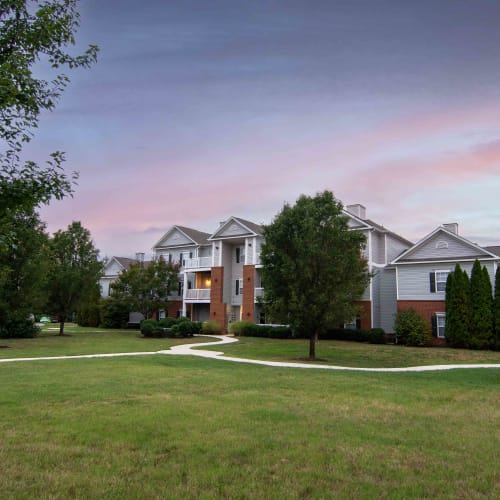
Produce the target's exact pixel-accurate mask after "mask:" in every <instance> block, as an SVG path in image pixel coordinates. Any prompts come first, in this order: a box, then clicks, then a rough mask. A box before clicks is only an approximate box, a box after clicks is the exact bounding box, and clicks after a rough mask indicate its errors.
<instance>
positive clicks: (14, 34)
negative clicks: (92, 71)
mask: <svg viewBox="0 0 500 500" xmlns="http://www.w3.org/2000/svg"><path fill="white" fill-rule="evenodd" d="M76 6H77V2H76V0H45V1H38V2H28V1H27V0H0V139H1V140H3V141H4V144H5V152H4V153H2V154H0V200H1V202H0V218H1V216H2V214H3V212H4V211H5V209H6V208H9V209H10V210H14V209H17V208H23V209H26V208H28V209H30V208H34V207H36V206H37V205H38V204H40V203H46V202H47V201H49V200H50V199H51V198H56V199H60V198H62V197H63V196H64V195H65V194H68V193H70V192H71V185H72V183H73V181H74V177H71V176H70V177H68V176H66V175H65V174H64V172H63V171H62V168H61V165H62V163H63V162H64V154H63V153H61V152H59V151H57V152H55V153H52V155H51V157H50V159H49V160H48V161H47V165H46V167H39V166H38V165H37V164H36V163H34V162H32V161H26V162H25V163H24V164H22V163H21V160H20V153H21V151H22V148H23V144H26V143H27V142H29V141H30V140H31V138H32V137H33V132H32V131H33V129H35V128H36V127H37V126H38V121H39V117H40V114H41V113H42V111H51V110H53V109H54V107H55V104H56V102H57V99H58V98H59V97H60V95H61V93H62V92H63V90H64V89H65V87H66V86H67V84H68V83H69V78H68V77H67V75H65V74H64V73H57V72H56V74H55V76H54V78H52V79H51V80H50V81H49V80H45V79H43V78H38V77H36V75H35V74H34V71H33V70H34V68H35V66H36V65H38V66H39V65H40V63H46V64H45V65H47V63H48V65H50V66H51V67H52V69H54V70H59V69H60V68H61V67H67V68H69V69H74V68H77V67H89V66H90V65H91V64H92V63H93V62H95V61H96V58H97V52H98V48H97V47H96V46H95V45H90V46H89V47H88V49H87V50H86V51H85V52H84V53H83V54H81V55H77V56H72V55H71V54H69V53H68V52H67V51H66V50H65V48H66V47H68V46H70V45H74V44H75V38H74V35H75V32H76V30H77V28H78V26H79V13H78V11H77V8H76Z"/></svg>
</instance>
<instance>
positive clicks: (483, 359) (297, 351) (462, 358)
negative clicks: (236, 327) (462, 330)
mask: <svg viewBox="0 0 500 500" xmlns="http://www.w3.org/2000/svg"><path fill="white" fill-rule="evenodd" d="M238 340H239V342H238V343H235V344H228V345H224V346H213V347H204V349H208V350H214V351H224V354H226V355H227V356H234V357H240V358H251V359H264V360H270V361H296V362H298V361H299V360H300V361H303V358H306V357H307V356H308V354H309V341H308V340H305V339H293V340H281V339H266V338H256V337H238ZM316 356H317V357H318V358H321V359H322V360H324V361H323V364H331V365H340V366H356V367H364V368H390V367H404V366H420V365H435V364H455V363H458V364H460V363H461V364H468V363H499V364H500V352H494V351H472V350H468V349H451V348H441V347H440V348H438V347H429V348H423V347H406V346H398V345H376V344H366V343H360V342H346V341H341V340H321V341H319V342H318V343H317V345H316ZM301 358H302V359H301Z"/></svg>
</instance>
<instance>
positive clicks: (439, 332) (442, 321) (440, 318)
mask: <svg viewBox="0 0 500 500" xmlns="http://www.w3.org/2000/svg"><path fill="white" fill-rule="evenodd" d="M445 326H446V313H436V336H437V337H438V338H439V339H444V338H445V337H444V330H445Z"/></svg>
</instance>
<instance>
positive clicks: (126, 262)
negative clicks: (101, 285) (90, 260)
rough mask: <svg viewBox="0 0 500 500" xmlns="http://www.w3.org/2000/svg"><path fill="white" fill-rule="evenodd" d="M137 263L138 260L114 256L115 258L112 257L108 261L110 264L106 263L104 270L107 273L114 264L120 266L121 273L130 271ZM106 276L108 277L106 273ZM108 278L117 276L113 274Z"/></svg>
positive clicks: (147, 263)
mask: <svg viewBox="0 0 500 500" xmlns="http://www.w3.org/2000/svg"><path fill="white" fill-rule="evenodd" d="M137 262H138V260H137V259H130V258H128V257H117V256H116V255H113V257H111V258H110V259H109V260H108V262H106V266H105V267H104V270H105V271H106V270H107V269H109V268H110V267H111V266H112V265H113V263H117V264H118V266H119V267H120V272H122V271H128V270H129V269H130V266H131V265H132V264H135V263H137ZM144 265H145V266H147V265H149V261H145V262H144ZM105 275H106V272H105ZM108 276H115V274H111V275H108Z"/></svg>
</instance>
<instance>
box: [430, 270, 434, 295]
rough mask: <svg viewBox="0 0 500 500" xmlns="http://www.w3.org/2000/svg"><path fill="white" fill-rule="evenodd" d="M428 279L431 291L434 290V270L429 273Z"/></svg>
mask: <svg viewBox="0 0 500 500" xmlns="http://www.w3.org/2000/svg"><path fill="white" fill-rule="evenodd" d="M429 280H430V284H431V293H435V292H436V273H435V272H434V271H432V272H430V273H429Z"/></svg>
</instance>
